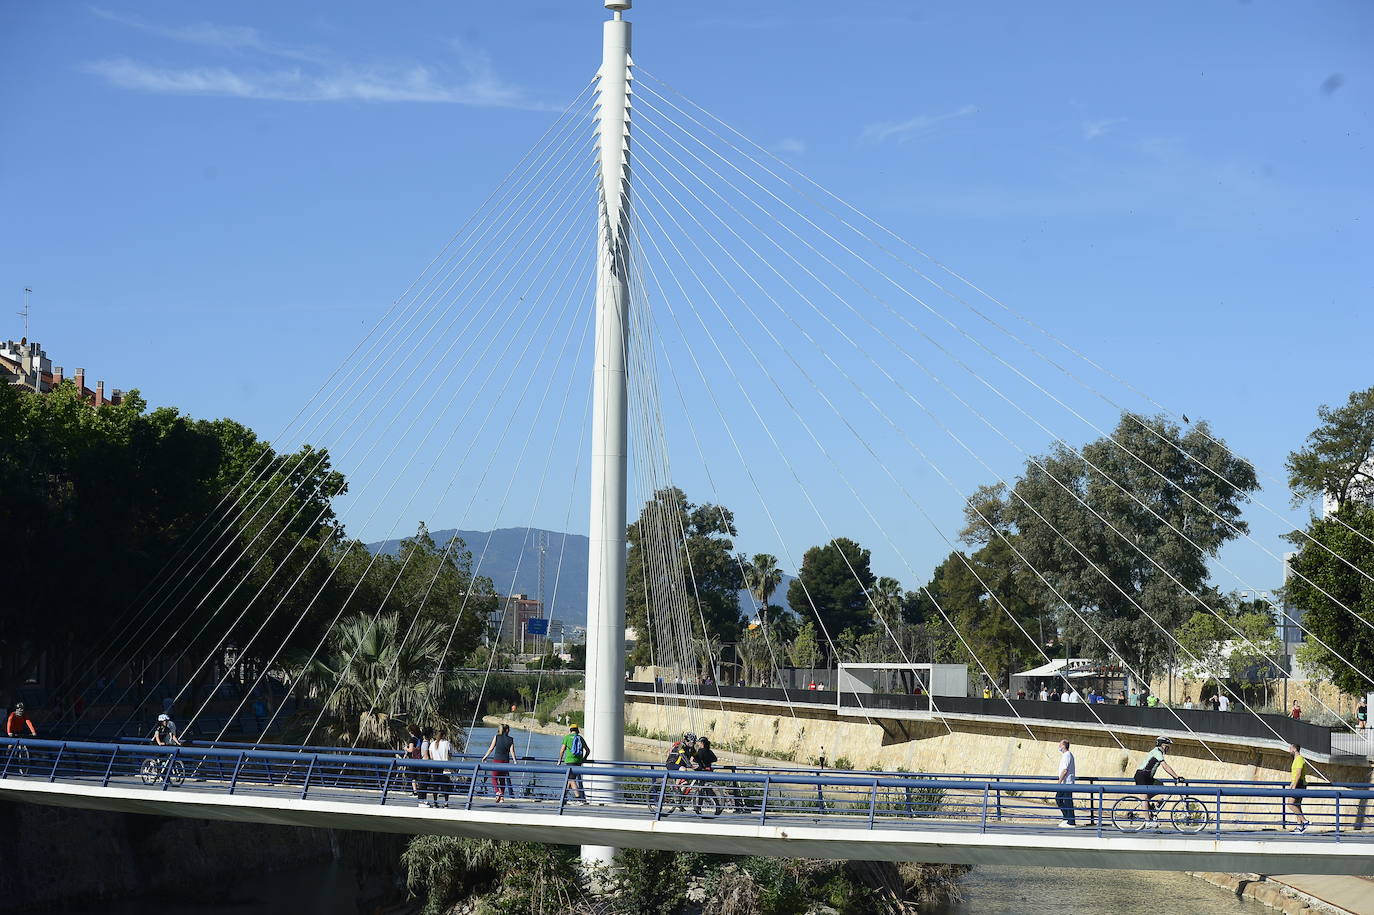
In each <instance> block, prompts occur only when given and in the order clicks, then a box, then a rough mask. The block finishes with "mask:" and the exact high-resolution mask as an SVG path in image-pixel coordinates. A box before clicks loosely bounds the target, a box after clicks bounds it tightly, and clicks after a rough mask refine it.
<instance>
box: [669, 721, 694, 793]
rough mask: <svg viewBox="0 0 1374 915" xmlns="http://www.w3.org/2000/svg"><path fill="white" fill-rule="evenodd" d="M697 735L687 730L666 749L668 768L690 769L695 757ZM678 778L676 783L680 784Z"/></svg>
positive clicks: (673, 769) (672, 769)
mask: <svg viewBox="0 0 1374 915" xmlns="http://www.w3.org/2000/svg"><path fill="white" fill-rule="evenodd" d="M696 749H697V735H695V734H693V733H692V732H690V731H688V732H687V733H686V734H683V735H682V739H681V740H679V741H677V742H676V743H674V744H673V747H672V749H671V750H669V751H668V760H667V764H668V769H669V770H670V771H677V770H678V769H691V768H692V767H693V763H694V761H695V759H696ZM682 781H683V780H681V779H680V780H679V781H678V784H682Z"/></svg>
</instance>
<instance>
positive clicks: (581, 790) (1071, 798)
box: [0, 738, 1374, 843]
mask: <svg viewBox="0 0 1374 915" xmlns="http://www.w3.org/2000/svg"><path fill="white" fill-rule="evenodd" d="M14 779H19V780H38V781H43V782H50V783H70V784H73V785H84V786H88V787H89V786H96V787H111V786H117V787H121V788H127V787H129V786H134V787H144V788H146V789H148V790H150V791H164V792H165V791H172V790H176V791H181V792H190V793H194V794H201V795H215V794H234V795H236V796H240V797H243V796H253V797H261V798H263V799H264V800H271V799H288V798H289V799H302V798H314V799H327V800H332V801H351V802H356V803H368V804H382V805H387V806H398V805H401V804H405V803H411V804H424V805H426V806H439V807H444V806H447V807H462V808H465V809H472V808H474V807H477V806H482V807H489V806H490V804H491V803H492V801H493V800H494V796H495V795H497V794H500V795H502V796H503V797H504V798H506V799H510V800H520V801H521V802H526V801H528V802H532V803H533V806H532V807H531V808H528V809H544V810H548V811H549V813H550V815H551V816H557V815H560V814H564V813H566V812H568V811H569V810H573V811H575V810H577V809H579V808H578V805H579V803H594V804H597V805H601V806H602V807H607V806H611V807H617V808H619V809H618V810H617V811H616V813H617V814H618V815H620V816H630V817H644V818H651V819H655V820H659V819H663V818H665V817H673V816H677V815H680V814H688V815H693V816H701V817H707V818H715V817H719V816H726V817H727V818H731V819H734V820H736V821H740V820H742V821H746V822H757V823H759V824H760V825H766V824H770V823H785V824H794V825H795V824H798V823H799V822H800V823H808V822H810V823H816V822H821V821H823V822H824V823H825V824H826V825H828V826H836V827H849V828H858V829H869V830H879V829H887V828H901V827H906V828H911V827H912V826H914V825H920V826H922V827H929V828H946V829H948V828H959V829H965V830H967V829H973V830H977V831H979V832H989V831H999V832H1016V831H1022V832H1024V831H1034V830H1040V829H1043V828H1044V827H1046V826H1052V825H1055V824H1056V823H1058V822H1059V821H1060V820H1061V818H1062V817H1063V816H1064V813H1065V810H1064V808H1061V806H1060V804H1061V803H1062V804H1064V805H1065V807H1067V808H1068V809H1071V810H1072V812H1073V815H1074V818H1075V820H1076V821H1077V822H1078V825H1080V826H1082V827H1085V828H1090V829H1093V830H1095V831H1096V833H1097V835H1099V836H1101V835H1107V834H1111V833H1115V832H1117V831H1121V832H1127V833H1129V832H1136V831H1139V830H1141V829H1149V828H1159V829H1163V830H1166V831H1169V832H1178V833H1186V834H1209V835H1211V836H1213V837H1215V838H1217V839H1223V838H1227V837H1237V836H1249V837H1253V836H1254V835H1255V834H1256V833H1267V834H1269V835H1270V836H1273V835H1274V833H1275V832H1276V831H1278V830H1282V829H1285V828H1288V827H1291V826H1292V825H1293V823H1292V816H1293V813H1292V811H1291V808H1290V806H1289V805H1290V802H1292V801H1294V800H1298V801H1300V802H1301V803H1302V804H1303V813H1304V814H1305V815H1306V817H1307V819H1308V820H1309V822H1310V824H1311V825H1310V831H1309V832H1308V835H1309V836H1315V837H1319V838H1321V839H1324V840H1329V841H1347V840H1350V839H1352V838H1353V839H1358V840H1362V841H1371V843H1374V832H1371V831H1370V830H1368V829H1367V824H1366V817H1365V814H1366V810H1367V808H1369V807H1370V806H1371V803H1370V802H1371V801H1374V790H1371V789H1372V788H1374V786H1370V785H1358V786H1351V787H1348V788H1345V787H1340V786H1335V787H1324V788H1309V789H1306V790H1302V791H1293V790H1289V789H1287V788H1286V787H1280V786H1272V785H1271V786H1262V785H1255V784H1237V783H1229V782H1228V783H1219V782H1210V783H1192V784H1188V785H1170V786H1151V787H1148V788H1142V787H1139V786H1136V785H1133V784H1123V783H1120V782H1107V781H1102V782H1098V783H1093V784H1089V783H1078V784H1075V785H1059V784H1057V783H1053V782H1047V781H1045V780H1043V779H1033V778H1024V777H1014V776H1002V777H990V776H950V775H939V776H930V775H920V774H912V773H876V772H844V771H836V770H828V771H823V772H815V773H813V772H810V771H806V770H786V769H766V770H753V771H745V770H735V771H716V772H695V771H687V770H675V771H669V770H666V769H665V768H663V767H662V766H647V765H643V764H629V763H612V764H591V765H584V766H577V767H566V766H556V765H550V764H543V763H536V764H531V763H514V764H505V763H490V762H488V763H484V762H481V761H479V760H473V759H464V760H454V761H449V762H435V761H429V760H413V759H404V758H400V757H398V756H396V755H395V754H389V755H380V754H357V753H336V752H321V751H320V750H318V749H315V748H311V749H309V750H300V751H295V750H292V749H288V748H283V749H278V750H257V749H244V748H242V747H233V746H215V747H208V746H189V747H156V746H147V745H138V744H128V743H96V742H84V741H65V740H64V741H56V740H32V739H30V740H17V739H12V738H3V739H0V780H14Z"/></svg>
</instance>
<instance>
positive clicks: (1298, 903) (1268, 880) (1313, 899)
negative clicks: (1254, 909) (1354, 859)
mask: <svg viewBox="0 0 1374 915" xmlns="http://www.w3.org/2000/svg"><path fill="white" fill-rule="evenodd" d="M1193 876H1194V877H1199V878H1201V879H1203V880H1206V881H1207V882H1208V883H1210V884H1212V885H1213V886H1219V887H1221V888H1222V889H1225V890H1229V891H1230V892H1232V893H1235V894H1236V895H1237V896H1239V897H1241V898H1242V899H1250V900H1253V901H1255V902H1258V903H1260V904H1262V905H1266V906H1268V907H1269V908H1271V909H1277V910H1279V911H1280V912H1287V913H1289V915H1298V913H1305V915H1311V913H1317V912H1333V913H1337V915H1374V878H1369V877H1342V876H1314V875H1307V874H1277V875H1271V876H1263V875H1260V874H1208V873H1194V874H1193Z"/></svg>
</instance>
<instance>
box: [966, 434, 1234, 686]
mask: <svg viewBox="0 0 1374 915" xmlns="http://www.w3.org/2000/svg"><path fill="white" fill-rule="evenodd" d="M1226 481H1229V482H1226ZM1257 486H1258V483H1257V481H1256V478H1255V471H1254V468H1253V467H1252V466H1251V465H1250V464H1249V463H1248V462H1246V461H1244V460H1242V459H1241V458H1238V457H1235V456H1233V455H1232V454H1231V453H1230V452H1229V451H1228V450H1227V448H1226V446H1225V444H1224V443H1222V442H1221V441H1219V440H1217V439H1216V438H1215V437H1214V436H1213V435H1212V434H1211V432H1210V430H1209V428H1208V426H1207V424H1206V423H1205V422H1198V423H1195V424H1193V426H1192V427H1191V428H1190V429H1189V430H1188V431H1187V432H1183V431H1182V430H1180V428H1179V427H1178V426H1177V425H1175V424H1173V423H1170V422H1169V421H1167V420H1166V419H1164V418H1163V417H1153V418H1146V417H1142V416H1137V415H1135V414H1132V413H1125V414H1123V415H1122V417H1121V421H1120V422H1119V423H1118V424H1117V427H1116V429H1115V430H1114V431H1113V433H1112V435H1111V436H1110V437H1108V438H1102V439H1098V440H1097V441H1094V442H1091V443H1089V444H1087V445H1085V446H1084V447H1083V448H1082V449H1081V451H1080V452H1075V451H1073V450H1071V449H1070V448H1068V447H1067V446H1065V445H1062V444H1060V445H1058V446H1057V447H1055V448H1054V449H1053V450H1052V451H1051V452H1050V453H1049V454H1047V455H1045V456H1043V457H1040V458H1033V459H1031V460H1030V461H1028V462H1027V464H1026V469H1025V471H1024V473H1023V475H1022V476H1021V477H1020V478H1019V479H1018V480H1017V481H1016V483H1015V485H1014V486H1013V487H1012V489H1011V491H1010V492H1009V493H1008V492H1005V490H1003V489H1002V488H1000V487H992V488H985V489H983V490H980V491H979V493H978V494H977V495H976V496H975V498H974V500H971V510H970V515H971V517H970V521H971V523H970V527H969V530H968V531H967V532H966V536H969V537H971V538H979V537H981V539H982V540H983V541H984V542H986V543H988V544H989V545H991V544H992V543H993V542H994V541H995V540H1005V539H1006V538H1005V537H1004V536H1003V535H1006V534H1014V535H1015V540H1014V542H1015V544H1016V548H1017V550H1018V551H1019V552H1020V553H1021V555H1022V556H1023V557H1024V560H1025V562H1027V563H1029V565H1030V567H1032V568H1033V569H1035V570H1036V571H1038V572H1039V574H1040V575H1043V576H1044V578H1045V579H1046V580H1047V581H1048V582H1049V584H1050V585H1052V586H1053V590H1051V588H1050V587H1047V586H1045V585H1042V584H1038V583H1037V584H1036V585H1034V586H1033V587H1035V588H1036V589H1037V590H1038V591H1039V595H1038V599H1039V600H1041V601H1043V602H1044V604H1045V605H1046V606H1050V607H1055V608H1056V609H1057V611H1058V615H1059V620H1058V623H1059V626H1058V628H1059V631H1060V634H1061V636H1063V637H1067V638H1068V639H1069V640H1070V641H1071V643H1072V644H1073V645H1075V646H1081V648H1080V649H1079V650H1080V652H1089V651H1091V652H1095V653H1096V654H1097V656H1098V657H1099V659H1100V660H1104V661H1105V660H1111V658H1110V654H1111V653H1112V652H1115V653H1117V654H1119V655H1120V656H1121V657H1122V658H1123V659H1124V660H1125V661H1126V662H1127V663H1128V664H1129V665H1130V666H1131V667H1133V668H1134V669H1135V670H1136V671H1138V672H1140V673H1141V674H1143V675H1144V676H1147V677H1148V676H1150V675H1152V674H1154V673H1156V672H1158V671H1159V670H1160V669H1161V668H1162V666H1163V664H1164V661H1165V660H1166V659H1167V658H1168V657H1169V656H1170V655H1171V654H1172V641H1171V639H1170V636H1169V634H1168V633H1171V632H1172V631H1173V630H1174V629H1176V628H1177V627H1178V626H1180V625H1182V623H1183V622H1184V621H1185V620H1186V619H1188V618H1189V617H1190V616H1191V615H1192V612H1193V611H1194V610H1195V609H1197V606H1198V605H1197V601H1196V600H1195V596H1198V595H1205V594H1208V593H1210V592H1209V591H1208V588H1207V578H1208V571H1207V560H1208V559H1209V558H1211V557H1212V556H1215V555H1216V553H1217V551H1218V550H1219V549H1220V547H1221V546H1222V545H1223V544H1225V543H1226V542H1227V541H1229V540H1231V539H1232V538H1234V537H1236V536H1237V535H1238V534H1241V533H1244V532H1245V531H1246V530H1247V528H1246V525H1245V523H1244V522H1243V521H1241V520H1240V513H1241V506H1242V504H1243V503H1244V502H1245V501H1246V499H1247V494H1248V493H1250V492H1252V491H1253V490H1254V489H1256V488H1257ZM972 506H976V507H977V510H976V511H974V510H972ZM985 519H986V520H985ZM1027 571H1029V570H1027ZM1035 580H1036V581H1037V582H1038V581H1039V576H1035ZM1056 592H1057V596H1056ZM1064 602H1067V604H1068V606H1065V603H1064ZM1099 636H1100V637H1101V638H1099ZM1103 641H1105V642H1106V644H1107V645H1108V646H1110V649H1108V648H1104V647H1103V645H1102V643H1103Z"/></svg>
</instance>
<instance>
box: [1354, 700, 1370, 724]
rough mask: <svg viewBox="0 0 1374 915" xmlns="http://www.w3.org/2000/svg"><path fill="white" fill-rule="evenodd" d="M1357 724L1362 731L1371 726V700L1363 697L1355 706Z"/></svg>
mask: <svg viewBox="0 0 1374 915" xmlns="http://www.w3.org/2000/svg"><path fill="white" fill-rule="evenodd" d="M1355 726H1356V727H1358V728H1359V729H1360V730H1361V731H1363V730H1365V729H1367V728H1368V727H1369V702H1368V700H1366V699H1361V700H1360V704H1359V705H1357V706H1356V707H1355Z"/></svg>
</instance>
